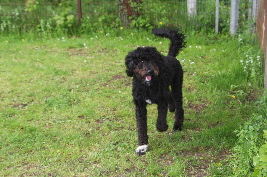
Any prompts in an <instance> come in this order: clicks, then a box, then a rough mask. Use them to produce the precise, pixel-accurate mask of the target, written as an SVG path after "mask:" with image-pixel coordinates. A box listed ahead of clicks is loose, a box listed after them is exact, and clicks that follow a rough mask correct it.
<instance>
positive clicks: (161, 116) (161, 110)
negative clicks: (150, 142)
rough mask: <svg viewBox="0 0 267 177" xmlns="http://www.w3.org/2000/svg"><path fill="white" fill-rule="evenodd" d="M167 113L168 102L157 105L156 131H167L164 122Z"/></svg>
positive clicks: (165, 122)
mask: <svg viewBox="0 0 267 177" xmlns="http://www.w3.org/2000/svg"><path fill="white" fill-rule="evenodd" d="M167 111H168V101H167V100H164V101H161V102H160V103H158V119H157V130H158V131H159V132H164V131H166V130H168V125H167V121H166V117H167Z"/></svg>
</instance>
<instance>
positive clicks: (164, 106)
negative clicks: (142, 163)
mask: <svg viewBox="0 0 267 177" xmlns="http://www.w3.org/2000/svg"><path fill="white" fill-rule="evenodd" d="M152 32H153V34H154V35H156V36H161V37H166V38H169V39H170V40H171V44H170V46H169V53H168V56H163V55H161V54H160V53H159V52H158V51H157V49H156V48H155V47H138V48H137V49H136V50H134V51H132V52H129V53H128V55H127V56H126V58H125V64H126V68H127V69H126V73H127V75H128V76H129V77H133V80H132V84H133V89H132V92H133V99H134V104H135V106H136V121H137V129H138V144H139V146H141V145H147V144H148V136H147V109H146V106H147V104H152V103H155V104H157V105H158V119H157V124H156V127H157V130H158V131H160V132H163V131H166V130H167V129H168V125H167V122H166V116H167V110H168V106H169V110H170V111H171V112H174V111H175V122H174V126H173V130H174V131H180V130H182V126H183V120H184V110H183V107H182V104H183V103H182V83H183V70H182V66H181V64H180V62H179V61H178V60H177V59H176V58H175V57H176V56H177V54H178V53H179V51H180V50H181V49H182V48H183V47H185V41H184V39H185V36H184V34H182V33H179V32H178V30H170V29H167V28H159V29H153V31H152ZM170 88H171V89H170ZM145 151H146V150H145ZM145 151H144V152H143V151H142V152H141V151H139V150H138V152H137V153H138V154H144V153H145Z"/></svg>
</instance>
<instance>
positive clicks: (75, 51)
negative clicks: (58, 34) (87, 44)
mask: <svg viewBox="0 0 267 177" xmlns="http://www.w3.org/2000/svg"><path fill="white" fill-rule="evenodd" d="M67 51H68V55H70V56H78V55H80V56H88V50H87V49H85V48H84V49H79V48H74V47H72V48H68V50H67Z"/></svg>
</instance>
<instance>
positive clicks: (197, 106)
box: [188, 101, 208, 113]
mask: <svg viewBox="0 0 267 177" xmlns="http://www.w3.org/2000/svg"><path fill="white" fill-rule="evenodd" d="M207 106H208V104H207V103H200V104H196V103H194V102H192V101H189V102H188V107H189V108H190V109H193V110H194V111H195V112H196V113H200V112H201V111H203V110H204V109H205V108H206V107H207Z"/></svg>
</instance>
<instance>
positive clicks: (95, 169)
mask: <svg viewBox="0 0 267 177" xmlns="http://www.w3.org/2000/svg"><path fill="white" fill-rule="evenodd" d="M242 40H243V39H239V40H238V39H236V38H228V37H223V36H220V37H218V36H213V37H212V36H208V37H203V36H202V37H201V36H190V35H188V36H187V46H188V47H187V48H186V49H184V51H183V52H182V53H180V55H179V56H178V59H179V60H180V61H181V63H182V65H183V69H184V71H185V75H184V88H183V95H184V109H185V122H184V129H183V131H181V132H175V133H174V132H172V130H171V129H170V130H168V131H167V132H163V133H159V132H157V131H156V127H155V124H156V119H155V118H156V116H157V111H156V105H151V106H149V107H148V133H149V137H150V139H149V143H150V149H149V151H148V153H147V154H146V155H144V156H137V155H136V154H135V152H134V150H135V148H136V147H137V131H136V125H135V111H134V104H133V103H132V96H131V78H128V77H126V74H125V66H124V57H125V55H126V54H127V53H128V52H129V51H131V50H133V49H135V48H136V47H137V46H138V45H140V46H147V45H150V46H155V47H157V48H158V50H159V51H161V52H163V53H164V54H165V53H166V52H167V51H168V44H169V41H168V40H167V39H162V38H156V37H154V36H153V35H152V34H150V33H146V32H142V33H137V32H135V31H132V32H130V31H124V32H122V34H121V36H119V35H112V34H109V35H108V34H103V33H99V34H96V35H91V36H83V37H80V38H75V37H73V38H67V37H60V38H54V39H32V38H27V37H25V38H24V39H22V38H17V37H16V38H13V37H4V36H2V37H0V46H1V53H0V99H1V102H0V134H1V136H0V161H1V163H0V176H216V175H217V176H220V175H221V176H229V175H230V174H231V169H230V166H229V159H230V158H231V157H230V156H229V155H230V154H231V148H232V147H233V146H234V145H235V142H236V139H237V138H236V133H235V130H236V129H237V128H239V126H241V125H242V124H243V123H244V122H245V121H246V120H247V119H248V118H249V116H250V115H251V114H252V113H253V110H254V109H255V104H254V102H255V101H256V100H257V98H258V96H260V95H261V94H262V91H263V88H262V80H263V79H262V75H261V60H262V56H261V53H260V50H259V48H257V47H255V46H254V45H251V44H249V43H247V42H242ZM173 116H174V115H173V114H172V113H169V114H168V122H169V125H172V123H173V120H172V117H173ZM170 127H172V126H170Z"/></svg>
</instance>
